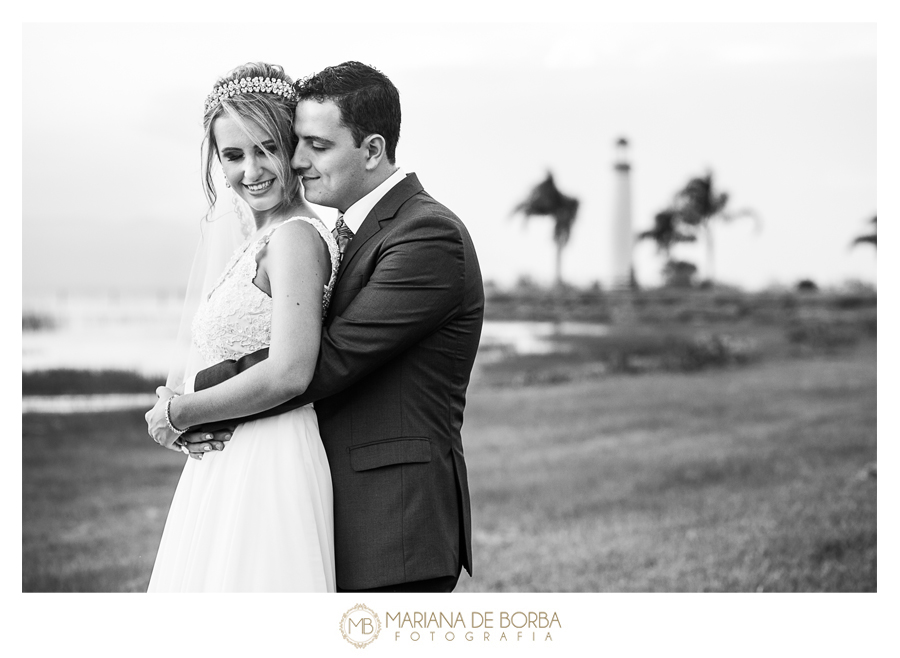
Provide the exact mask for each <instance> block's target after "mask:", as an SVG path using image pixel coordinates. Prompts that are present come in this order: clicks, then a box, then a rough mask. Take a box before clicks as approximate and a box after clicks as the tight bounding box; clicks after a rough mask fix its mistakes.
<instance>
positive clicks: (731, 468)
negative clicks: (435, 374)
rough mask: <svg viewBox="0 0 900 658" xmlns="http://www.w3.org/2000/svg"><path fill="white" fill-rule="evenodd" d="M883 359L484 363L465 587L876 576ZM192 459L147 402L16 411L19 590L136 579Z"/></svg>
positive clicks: (469, 423)
mask: <svg viewBox="0 0 900 658" xmlns="http://www.w3.org/2000/svg"><path fill="white" fill-rule="evenodd" d="M875 363H876V359H875V346H874V341H870V342H867V343H865V344H863V345H860V346H858V347H857V348H854V349H853V350H848V351H846V352H844V353H843V354H837V355H830V356H819V357H817V358H814V359H813V358H810V359H786V360H780V361H764V362H762V363H759V364H754V365H751V366H747V367H744V368H738V369H725V370H709V371H702V372H699V373H695V374H688V375H685V374H677V373H655V374H646V375H638V376H630V375H613V376H608V377H599V378H594V379H588V380H582V381H573V382H568V383H561V384H555V385H554V384H547V385H536V386H526V387H502V386H492V385H489V383H488V382H486V381H485V380H483V379H482V380H480V379H478V378H476V379H475V380H474V381H473V384H472V386H471V387H470V390H469V403H468V408H467V413H466V424H465V427H464V430H463V433H464V441H465V447H466V458H467V463H468V466H469V477H470V486H471V493H472V500H473V525H474V551H475V577H474V578H469V577H467V576H465V575H463V577H462V578H461V579H460V585H459V587H458V588H457V591H474V592H481V591H548V592H552V591H614V592H621V591H654V592H672V591H760V590H762V591H875V589H876V560H877V555H876V537H877V530H876V514H875V512H876V472H875V466H874V465H875V460H876V368H875ZM183 459H184V458H183V457H182V456H180V455H178V454H176V453H173V452H169V451H163V450H160V449H159V448H157V447H156V446H155V445H154V444H153V442H152V441H151V440H150V439H149V437H147V434H146V427H145V425H144V421H143V412H142V411H129V412H114V413H104V414H75V415H49V414H27V415H25V416H24V417H23V501H24V502H23V510H22V511H23V537H22V542H23V565H22V566H23V583H22V586H23V590H24V591H81V592H86V591H141V590H144V589H145V588H146V586H147V582H148V580H149V577H150V571H151V567H152V564H153V559H154V556H155V553H156V547H157V544H158V541H159V537H160V534H161V532H162V527H163V523H164V521H165V515H166V512H167V510H168V505H169V501H170V500H171V496H172V493H173V491H174V489H175V484H176V482H177V480H178V476H179V474H180V470H181V467H182V464H183Z"/></svg>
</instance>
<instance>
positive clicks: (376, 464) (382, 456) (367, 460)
mask: <svg viewBox="0 0 900 658" xmlns="http://www.w3.org/2000/svg"><path fill="white" fill-rule="evenodd" d="M430 461H431V442H430V441H429V440H428V439H395V440H390V441H382V442H380V443H372V444H370V445H366V446H357V447H355V448H350V466H351V468H352V469H353V470H354V471H368V470H370V469H373V468H381V467H382V466H390V465H391V464H410V463H416V462H420V463H421V462H430Z"/></svg>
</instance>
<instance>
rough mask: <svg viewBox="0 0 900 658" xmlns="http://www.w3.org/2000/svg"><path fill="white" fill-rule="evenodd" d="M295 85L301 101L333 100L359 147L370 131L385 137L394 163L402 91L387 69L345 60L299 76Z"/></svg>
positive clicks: (386, 146)
mask: <svg viewBox="0 0 900 658" xmlns="http://www.w3.org/2000/svg"><path fill="white" fill-rule="evenodd" d="M294 88H295V89H296V90H297V94H298V95H299V100H301V101H304V100H310V99H312V100H316V101H318V102H320V103H321V102H323V101H326V100H330V101H333V102H334V104H335V105H337V106H338V108H339V109H340V111H341V121H342V123H343V124H344V125H345V126H347V127H348V128H349V129H350V132H351V133H352V134H353V139H354V141H355V142H356V146H357V147H359V146H360V145H361V144H362V141H363V139H365V138H366V137H368V136H369V135H372V134H375V133H377V134H379V135H381V136H382V137H384V141H385V150H386V151H387V159H388V162H390V163H391V164H394V159H395V156H396V152H397V142H398V141H400V92H399V91H397V88H396V87H395V86H394V83H392V82H391V81H390V80H389V79H388V77H387V76H386V75H385V74H384V73H382V72H381V71H379V70H378V69H376V68H373V67H371V66H367V65H365V64H361V63H360V62H344V63H343V64H338V65H337V66H329V67H327V68H325V69H322V70H321V71H319V72H318V73H315V74H313V75H311V76H309V77H308V78H304V79H303V80H300V81H299V82H297V83H296V84H295V85H294Z"/></svg>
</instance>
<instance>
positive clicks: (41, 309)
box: [22, 295, 609, 413]
mask: <svg viewBox="0 0 900 658" xmlns="http://www.w3.org/2000/svg"><path fill="white" fill-rule="evenodd" d="M181 305H182V298H181V296H176V295H133V296H121V297H120V296H109V295H108V296H101V295H92V296H89V295H81V296H65V297H63V296H47V297H31V298H29V297H26V298H25V300H24V302H23V309H22V312H23V315H30V316H32V317H37V318H40V319H42V320H46V321H47V322H48V324H49V326H48V327H47V328H43V329H25V330H23V331H22V370H23V371H32V370H48V369H53V368H70V369H85V370H102V369H113V370H131V371H136V372H139V373H141V374H143V375H147V376H151V377H155V376H165V375H166V373H167V372H168V369H169V360H170V358H171V350H172V345H173V342H174V340H175V336H176V334H177V332H178V323H179V321H180V319H181ZM34 324H40V323H31V325H29V326H33V325H34ZM608 330H609V327H608V326H607V325H602V324H596V323H586V322H559V323H554V322H530V321H510V322H505V321H502V322H501V321H487V322H485V323H484V329H483V331H482V337H481V347H480V351H479V361H481V362H489V361H496V360H499V359H502V358H505V357H507V356H509V355H510V354H547V353H552V352H554V351H560V350H562V349H564V348H562V347H561V346H560V344H559V343H558V342H556V341H554V340H553V337H554V336H573V335H581V336H597V335H604V334H605V333H606V332H607V331H608ZM54 397H56V398H57V399H56V400H55V401H52V400H50V399H39V398H37V397H29V398H26V399H24V400H23V409H24V410H27V411H41V410H44V411H53V410H55V411H57V412H60V413H68V412H76V411H95V410H100V409H116V408H127V407H136V406H140V407H148V408H149V406H152V404H153V402H154V400H155V396H153V395H152V394H150V395H149V397H148V396H143V397H142V396H125V395H117V396H109V395H104V396H54ZM89 398H90V399H89Z"/></svg>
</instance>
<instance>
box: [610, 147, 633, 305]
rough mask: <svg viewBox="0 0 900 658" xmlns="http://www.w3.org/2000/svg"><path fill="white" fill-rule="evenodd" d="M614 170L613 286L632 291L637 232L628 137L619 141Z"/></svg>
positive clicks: (615, 288)
mask: <svg viewBox="0 0 900 658" xmlns="http://www.w3.org/2000/svg"><path fill="white" fill-rule="evenodd" d="M613 172H614V173H613V175H614V176H615V190H614V193H613V236H612V248H613V253H612V264H613V272H612V288H613V289H614V290H630V289H631V288H632V287H633V285H634V271H633V269H632V262H631V256H632V250H633V248H634V234H633V233H632V230H631V164H630V163H629V162H628V140H627V139H626V138H624V137H619V139H617V140H616V151H615V162H614V164H613Z"/></svg>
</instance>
